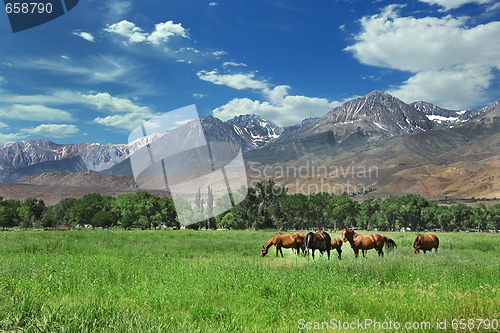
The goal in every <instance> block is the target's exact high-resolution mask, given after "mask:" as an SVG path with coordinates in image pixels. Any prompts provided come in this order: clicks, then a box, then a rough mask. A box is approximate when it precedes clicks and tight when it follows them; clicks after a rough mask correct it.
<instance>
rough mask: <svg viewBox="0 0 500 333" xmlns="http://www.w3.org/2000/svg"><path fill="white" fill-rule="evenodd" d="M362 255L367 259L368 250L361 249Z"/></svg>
mask: <svg viewBox="0 0 500 333" xmlns="http://www.w3.org/2000/svg"><path fill="white" fill-rule="evenodd" d="M361 253H362V254H363V258H366V250H363V249H361Z"/></svg>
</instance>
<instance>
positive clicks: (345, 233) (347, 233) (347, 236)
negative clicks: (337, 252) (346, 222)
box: [342, 227, 352, 243]
mask: <svg viewBox="0 0 500 333" xmlns="http://www.w3.org/2000/svg"><path fill="white" fill-rule="evenodd" d="M350 240H352V230H350V229H347V228H346V227H342V241H343V242H344V243H345V242H348V241H350Z"/></svg>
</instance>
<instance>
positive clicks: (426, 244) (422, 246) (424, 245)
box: [413, 234, 439, 254]
mask: <svg viewBox="0 0 500 333" xmlns="http://www.w3.org/2000/svg"><path fill="white" fill-rule="evenodd" d="M413 248H414V249H415V254H417V253H420V250H422V251H424V254H425V252H427V251H431V250H432V249H433V248H434V249H435V250H436V252H437V251H438V248H439V238H437V236H435V235H425V236H424V235H421V234H418V235H417V237H416V238H415V241H414V242H413Z"/></svg>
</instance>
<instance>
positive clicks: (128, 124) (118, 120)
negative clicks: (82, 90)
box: [83, 93, 155, 130]
mask: <svg viewBox="0 0 500 333" xmlns="http://www.w3.org/2000/svg"><path fill="white" fill-rule="evenodd" d="M83 97H84V98H86V99H87V100H88V101H89V102H90V103H91V104H92V105H94V106H95V107H97V108H98V109H100V110H105V111H107V112H110V113H114V114H113V115H110V116H106V117H97V118H95V119H94V121H95V122H96V123H98V124H101V125H105V126H111V127H117V128H121V129H127V130H132V129H134V128H136V127H137V126H139V125H140V124H141V123H142V122H144V121H145V120H147V119H151V118H153V117H154V116H155V114H154V113H153V112H152V111H151V109H150V108H149V107H146V106H140V105H137V104H135V103H134V102H132V101H131V100H129V99H127V98H121V97H115V96H111V95H110V94H109V93H97V94H94V95H83Z"/></svg>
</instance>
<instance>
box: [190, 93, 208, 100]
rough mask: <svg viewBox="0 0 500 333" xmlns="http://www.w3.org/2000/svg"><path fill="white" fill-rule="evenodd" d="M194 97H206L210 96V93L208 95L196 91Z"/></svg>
mask: <svg viewBox="0 0 500 333" xmlns="http://www.w3.org/2000/svg"><path fill="white" fill-rule="evenodd" d="M193 97H194V98H196V99H201V98H204V97H208V95H206V94H200V93H194V94H193Z"/></svg>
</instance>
